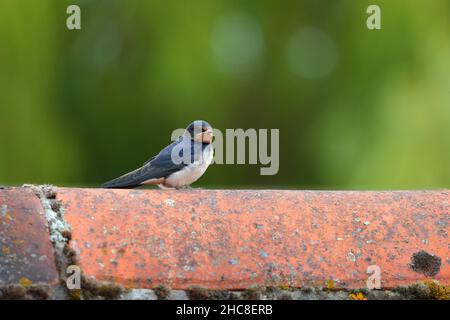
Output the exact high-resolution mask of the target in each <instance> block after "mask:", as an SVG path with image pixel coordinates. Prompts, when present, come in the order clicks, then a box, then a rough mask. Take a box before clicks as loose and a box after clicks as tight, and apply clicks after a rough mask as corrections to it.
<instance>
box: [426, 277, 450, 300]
mask: <svg viewBox="0 0 450 320" xmlns="http://www.w3.org/2000/svg"><path fill="white" fill-rule="evenodd" d="M423 283H424V284H425V285H426V286H427V287H428V289H430V296H431V297H433V298H434V299H436V300H450V286H443V285H440V284H439V282H437V281H435V280H426V281H424V282H423Z"/></svg>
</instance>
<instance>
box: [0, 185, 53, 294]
mask: <svg viewBox="0 0 450 320" xmlns="http://www.w3.org/2000/svg"><path fill="white" fill-rule="evenodd" d="M57 282H58V272H57V270H56V265H55V261H54V252H53V246H52V244H51V242H50V238H49V231H48V227H47V222H46V219H45V217H44V210H43V208H42V206H41V202H40V200H39V198H38V197H37V196H36V195H35V194H34V193H33V191H32V190H31V189H29V188H6V189H3V188H0V285H14V284H17V285H19V284H20V285H24V286H27V285H31V284H35V283H42V284H48V285H52V284H56V283H57Z"/></svg>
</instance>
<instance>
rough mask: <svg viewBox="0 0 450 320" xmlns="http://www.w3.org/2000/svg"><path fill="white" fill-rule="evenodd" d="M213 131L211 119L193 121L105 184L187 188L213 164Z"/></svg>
mask: <svg viewBox="0 0 450 320" xmlns="http://www.w3.org/2000/svg"><path fill="white" fill-rule="evenodd" d="M212 139H213V131H212V127H211V126H210V125H209V123H208V122H206V121H202V120H197V121H194V122H192V123H191V124H190V125H189V126H188V127H187V128H186V130H185V132H184V133H183V135H182V136H180V137H179V138H178V139H177V140H175V141H174V142H173V143H171V144H170V145H168V146H167V147H165V148H164V149H163V150H161V152H160V153H158V154H157V155H156V156H155V157H153V158H152V159H150V160H148V161H147V162H145V163H144V165H143V166H142V167H140V168H138V169H136V170H134V171H132V172H129V173H127V174H124V175H123V176H121V177H119V178H117V179H114V180H111V181H109V182H106V183H105V184H103V185H102V187H103V188H118V189H127V188H135V187H138V186H142V185H158V186H159V187H160V188H177V189H179V188H185V187H188V186H189V185H190V184H191V183H193V182H194V181H196V180H198V179H199V178H200V177H201V176H202V175H203V173H205V171H206V169H207V168H208V166H209V165H210V164H211V161H212V158H213V155H214V149H213V146H212Z"/></svg>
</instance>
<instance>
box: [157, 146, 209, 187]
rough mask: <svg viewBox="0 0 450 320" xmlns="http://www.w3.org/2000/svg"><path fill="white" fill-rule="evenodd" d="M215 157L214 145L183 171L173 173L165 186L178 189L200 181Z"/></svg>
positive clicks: (206, 148) (207, 148)
mask: <svg viewBox="0 0 450 320" xmlns="http://www.w3.org/2000/svg"><path fill="white" fill-rule="evenodd" d="M213 156H214V149H213V147H212V145H208V146H207V147H205V149H204V150H203V152H202V157H200V156H199V157H198V159H197V160H195V161H194V162H193V163H190V164H188V165H187V166H185V167H184V168H183V169H181V170H179V171H177V172H175V173H172V174H171V175H170V176H168V177H167V178H166V180H165V181H164V184H163V185H164V186H165V187H169V188H178V187H183V186H188V185H190V184H191V183H193V182H195V181H196V180H198V179H199V178H200V177H201V176H202V175H203V174H204V173H205V171H206V169H207V168H208V166H209V165H210V164H211V161H212V159H213Z"/></svg>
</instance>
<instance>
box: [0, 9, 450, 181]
mask: <svg viewBox="0 0 450 320" xmlns="http://www.w3.org/2000/svg"><path fill="white" fill-rule="evenodd" d="M69 4H78V5H79V6H80V7H81V11H82V16H81V24H82V30H79V31H70V30H68V29H67V28H66V19H67V17H68V15H67V14H66V8H67V6H68V5H69ZM369 4H378V5H380V7H381V10H382V29H381V30H378V31H371V30H368V29H367V27H366V19H367V17H368V15H367V14H366V8H367V6H368V5H369ZM449 79H450V1H448V0H432V1H429V0H415V1H410V0H397V1H390V0H386V1H360V0H339V1H337V0H336V1H319V0H303V1H264V0H259V1H230V0H216V1H211V0H208V1H199V0H196V1H143V0H127V1H123V0H116V1H114V0H103V1H101V0H90V1H88V0H85V1H75V0H73V1H65V0H49V1H36V0H1V1H0V117H1V118H0V119H1V123H0V184H7V185H20V184H23V183H51V184H57V185H66V186H96V185H98V184H100V183H102V182H104V181H106V180H109V179H111V178H114V177H116V176H118V175H121V174H123V173H125V172H126V171H128V170H131V169H134V168H136V167H137V166H139V165H141V164H142V163H143V162H144V160H146V159H147V158H149V157H151V156H153V155H154V154H155V153H157V152H158V151H159V150H160V149H161V148H162V147H164V146H165V145H167V144H168V143H169V142H170V134H171V133H172V130H173V129H175V128H181V127H185V126H186V125H187V124H188V123H189V122H191V121H192V120H196V119H204V120H207V121H209V122H210V123H211V124H212V125H213V126H214V127H215V128H218V129H221V130H225V129H226V128H244V129H246V128H256V129H258V128H269V129H270V128H279V129H280V170H279V172H278V174H277V175H275V176H260V175H259V168H260V165H213V166H211V167H210V168H209V169H208V171H207V173H206V174H205V175H204V176H203V177H202V178H201V180H199V181H198V182H197V183H196V184H195V186H205V187H224V188H243V187H257V188H267V187H270V188H312V189H406V188H411V189H418V188H448V187H449V186H450V170H449V164H450V81H449Z"/></svg>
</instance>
